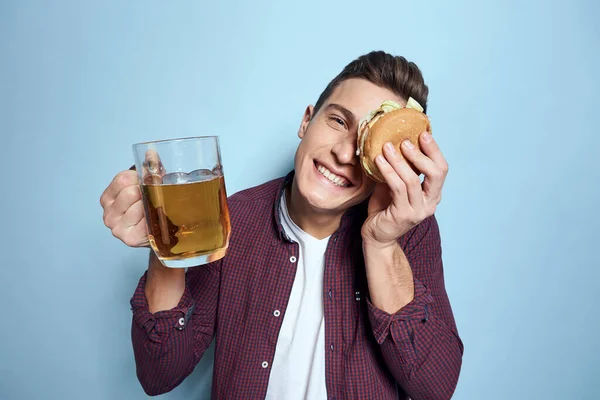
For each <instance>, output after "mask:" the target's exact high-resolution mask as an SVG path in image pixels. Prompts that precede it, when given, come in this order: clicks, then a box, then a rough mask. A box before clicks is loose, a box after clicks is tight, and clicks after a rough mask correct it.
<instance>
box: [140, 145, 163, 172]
mask: <svg viewBox="0 0 600 400" xmlns="http://www.w3.org/2000/svg"><path fill="white" fill-rule="evenodd" d="M142 166H143V169H144V171H143V172H144V174H143V175H142V176H146V174H151V175H158V176H160V177H163V176H164V175H165V167H164V166H163V163H162V160H161V159H160V156H159V155H158V153H157V152H156V150H154V149H149V150H148V151H146V159H145V160H144V164H143V165H142Z"/></svg>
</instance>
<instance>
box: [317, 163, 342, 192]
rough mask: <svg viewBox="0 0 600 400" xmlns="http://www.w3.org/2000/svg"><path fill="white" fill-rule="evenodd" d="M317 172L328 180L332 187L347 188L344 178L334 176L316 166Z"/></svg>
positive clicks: (323, 168) (321, 167) (320, 166)
mask: <svg viewBox="0 0 600 400" xmlns="http://www.w3.org/2000/svg"><path fill="white" fill-rule="evenodd" d="M317 170H318V171H319V172H320V173H321V175H323V176H324V177H326V178H327V179H329V180H330V181H331V182H332V183H333V184H334V185H336V186H341V187H346V186H348V182H346V180H345V179H344V178H342V177H341V176H337V175H336V174H334V173H333V172H331V171H330V170H328V169H327V168H325V167H324V166H322V165H320V164H318V165H317Z"/></svg>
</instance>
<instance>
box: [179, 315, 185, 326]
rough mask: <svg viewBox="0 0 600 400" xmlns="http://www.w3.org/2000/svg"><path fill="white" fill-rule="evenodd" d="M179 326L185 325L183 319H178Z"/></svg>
mask: <svg viewBox="0 0 600 400" xmlns="http://www.w3.org/2000/svg"><path fill="white" fill-rule="evenodd" d="M179 325H181V326H183V325H185V319H184V318H183V317H181V318H179Z"/></svg>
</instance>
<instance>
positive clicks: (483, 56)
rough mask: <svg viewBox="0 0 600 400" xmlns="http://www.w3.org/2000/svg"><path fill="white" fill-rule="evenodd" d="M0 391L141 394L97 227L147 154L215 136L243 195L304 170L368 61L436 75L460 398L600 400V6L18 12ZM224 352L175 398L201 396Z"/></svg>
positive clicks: (184, 4)
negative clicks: (332, 97) (333, 98)
mask: <svg viewBox="0 0 600 400" xmlns="http://www.w3.org/2000/svg"><path fill="white" fill-rule="evenodd" d="M0 4H1V5H0V134H1V139H2V140H1V142H0V143H1V145H0V162H1V163H2V164H1V171H2V176H3V181H2V192H1V196H0V202H1V204H0V205H1V208H0V210H1V212H2V217H1V218H2V220H1V221H2V225H3V226H2V228H1V232H2V233H1V235H2V237H1V240H0V251H1V254H2V262H1V266H0V304H1V305H2V312H1V314H0V320H1V321H2V322H0V324H1V327H0V398H2V399H3V400H13V399H19V400H20V399H88V400H95V399H143V398H146V396H145V394H144V393H143V391H142V389H141V387H140V386H139V384H138V382H137V380H136V377H135V371H134V361H133V353H132V349H131V344H130V336H129V335H130V322H131V314H130V310H129V304H128V301H129V298H130V296H131V294H132V292H133V289H134V287H135V285H136V283H137V280H138V278H139V276H140V275H141V274H142V273H143V271H144V269H145V266H146V257H147V251H146V250H139V249H130V248H127V247H126V246H125V245H123V244H122V243H121V242H119V241H118V240H116V239H114V238H113V237H112V236H111V233H110V231H109V230H108V229H107V228H105V227H104V225H103V223H102V210H101V208H100V205H99V197H100V194H101V193H102V191H103V189H104V188H105V187H106V185H107V184H108V183H109V182H110V180H111V178H112V177H113V176H114V175H115V174H116V173H117V172H118V171H120V170H122V169H126V168H128V167H129V166H130V165H131V164H132V162H133V157H132V152H131V144H132V143H134V142H138V141H145V140H153V139H164V138H170V137H181V136H192V135H209V134H210V135H212V134H216V135H220V137H221V149H222V152H223V160H224V165H225V173H226V181H227V187H228V191H229V193H230V194H232V193H234V192H236V191H239V190H241V189H244V188H247V187H250V186H253V185H256V184H259V183H262V182H264V181H265V180H267V179H270V178H273V177H276V176H280V175H282V174H283V173H285V172H287V171H288V169H289V168H291V165H292V156H293V153H294V150H295V147H296V145H297V143H298V139H297V137H296V131H297V127H298V125H299V124H300V119H301V117H302V113H303V111H304V108H305V106H306V105H307V104H310V103H314V102H315V101H316V98H317V96H318V95H319V93H320V92H321V90H322V89H323V88H324V87H325V85H326V84H327V82H328V81H329V80H330V79H331V78H333V77H334V76H335V75H336V74H337V73H338V72H339V71H340V70H341V69H342V68H343V67H344V65H345V64H346V63H348V62H349V61H351V60H352V59H353V58H355V57H356V56H358V55H360V54H362V53H365V52H368V51H369V50H372V49H384V50H387V51H389V52H392V53H395V54H400V55H404V56H406V57H407V58H409V59H410V60H413V61H415V62H417V63H418V65H419V66H420V67H421V68H422V70H423V72H424V75H425V79H426V81H427V83H428V85H429V86H430V89H431V91H430V93H431V95H430V109H429V114H430V115H431V119H432V124H433V127H434V135H435V136H436V138H437V140H438V141H439V143H440V144H441V146H442V149H443V151H444V153H445V155H446V157H447V159H448V161H449V163H450V175H449V177H448V180H447V183H446V186H445V191H444V200H443V202H442V204H441V205H440V208H439V210H438V212H437V215H438V218H439V220H440V224H441V229H442V235H443V247H444V258H445V268H446V281H447V288H448V292H449V295H450V298H451V301H452V305H453V307H454V310H455V315H456V319H457V323H458V327H459V332H460V334H461V336H462V339H463V340H464V343H465V346H466V350H465V355H464V363H463V370H462V374H461V377H460V382H459V384H458V388H457V391H456V395H455V398H456V399H487V400H493V399H507V398H510V399H566V398H569V399H598V398H600V385H598V376H600V366H599V365H600V363H599V361H598V356H599V355H600V334H599V329H600V313H599V312H598V291H599V284H598V282H599V281H600V268H599V267H600V261H599V260H598V251H597V249H598V246H599V244H598V238H599V235H598V227H599V226H600V213H599V211H598V205H599V204H600V192H599V184H600V168H599V167H598V160H599V157H598V151H599V149H600V139H599V137H600V135H599V131H598V127H597V116H598V112H599V110H600V100H599V95H598V93H599V92H600V83H599V79H598V76H597V72H598V71H600V48H599V47H600V24H599V23H598V20H599V18H600V2H597V1H591V0H590V1H572V2H566V1H528V2H522V1H515V0H504V1H493V2H487V1H486V2H483V1H452V2H448V1H428V2H423V1H412V2H407V1H397V2H385V3H381V2H379V3H373V4H370V3H368V2H367V1H362V2H352V1H348V0H345V1H330V2H320V1H316V0H311V1H308V0H306V1H295V2H275V1H272V2H267V1H248V2H245V1H241V0H240V1H229V2H216V1H215V2H199V1H195V2H192V1H189V2H188V1H170V2H165V1H149V0H144V1H138V0H128V1H98V2H92V1H81V0H77V1H52V2H50V1H37V2H34V1H26V0H19V1H12V2H8V1H2V2H0ZM211 364H212V352H209V353H208V354H207V355H206V357H205V358H204V359H203V361H202V362H201V363H200V365H199V366H198V367H197V368H196V370H195V372H194V373H193V375H192V376H191V377H190V378H189V379H187V380H186V381H185V382H184V383H183V384H182V385H181V386H180V387H178V388H177V389H175V390H174V391H173V392H171V393H170V394H168V395H165V396H164V397H163V398H165V399H206V398H208V397H209V392H210V383H211V368H212V367H211Z"/></svg>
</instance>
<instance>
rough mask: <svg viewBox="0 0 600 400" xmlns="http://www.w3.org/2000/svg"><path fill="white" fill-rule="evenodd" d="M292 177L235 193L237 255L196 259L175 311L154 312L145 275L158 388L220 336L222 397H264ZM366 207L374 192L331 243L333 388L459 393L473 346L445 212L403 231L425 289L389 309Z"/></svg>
mask: <svg viewBox="0 0 600 400" xmlns="http://www.w3.org/2000/svg"><path fill="white" fill-rule="evenodd" d="M291 179H293V174H290V175H288V177H286V178H284V179H278V180H274V181H271V182H268V183H265V184H263V185H261V186H258V187H255V188H252V189H248V190H245V191H242V192H239V193H237V194H235V195H233V196H231V197H230V198H229V207H230V212H231V224H232V235H231V241H230V244H229V249H228V253H227V256H225V257H224V258H223V259H222V260H219V261H217V262H214V263H212V264H208V265H205V266H200V267H194V268H190V269H189V270H188V272H187V274H186V289H185V292H184V294H183V296H182V298H181V300H180V302H179V304H178V306H177V307H175V308H174V309H172V310H168V311H161V312H158V313H156V314H151V313H150V312H149V311H148V303H147V301H146V296H145V294H144V285H145V279H146V276H145V274H144V276H142V278H141V280H140V282H139V285H138V287H137V289H136V291H135V294H134V295H133V298H132V299H131V305H132V309H133V323H132V340H133V348H134V353H135V359H136V365H137V375H138V378H139V380H140V382H141V384H142V386H143V388H144V390H145V391H146V392H147V393H148V394H151V395H153V394H160V393H164V392H168V391H170V390H172V389H173V388H174V387H176V386H177V385H179V384H180V383H181V382H182V381H183V380H184V378H185V377H186V376H188V375H189V374H190V373H191V372H192V370H193V369H194V367H195V366H196V364H197V363H198V361H199V360H200V358H201V357H202V354H203V353H204V351H205V350H206V349H207V348H208V346H209V345H210V343H211V342H212V340H213V338H215V361H214V373H213V385H212V397H213V398H215V399H263V398H264V397H265V394H266V392H267V385H268V382H269V373H270V369H271V363H272V362H273V357H274V354H275V346H276V345H277V336H278V334H279V329H280V328H281V323H282V321H283V318H284V316H285V310H286V306H287V302H288V299H289V296H290V292H291V289H292V284H293V282H294V276H295V273H296V260H297V259H298V252H299V249H298V244H296V243H294V242H291V241H290V240H289V239H288V238H287V235H286V234H285V232H284V230H283V228H282V226H281V223H280V219H279V215H280V214H279V206H280V199H281V195H282V193H283V190H284V188H285V186H286V185H287V184H288V183H289V182H290V181H291ZM365 216H366V202H365V203H363V204H361V205H359V206H356V207H354V208H352V209H350V210H348V211H347V212H346V214H345V215H344V217H343V218H342V221H341V224H340V227H339V229H338V230H337V231H336V232H335V233H334V234H333V235H332V236H331V238H330V240H329V244H328V247H327V251H326V253H325V271H324V277H323V311H324V317H325V343H326V356H325V365H326V374H325V375H326V376H325V379H326V385H327V394H328V398H329V399H339V400H341V399H378V400H380V399H381V400H383V399H398V398H400V399H406V398H407V396H410V398H411V399H413V400H420V399H427V400H432V399H449V398H450V397H451V396H452V393H453V391H454V389H455V387H456V383H457V381H458V375H459V372H460V368H461V363H462V353H463V345H462V342H461V340H460V338H459V336H458V333H457V330H456V326H455V323H454V318H453V315H452V310H451V308H450V303H449V301H448V297H447V295H446V290H445V288H444V278H443V270H442V257H441V245H440V236H439V231H438V225H437V222H436V220H435V218H434V217H431V218H428V219H426V220H425V221H423V222H422V223H421V224H420V225H418V226H417V227H415V228H414V229H412V230H411V231H410V232H408V233H407V234H406V235H404V236H403V237H402V238H401V239H400V244H401V246H402V248H403V249H404V252H405V254H406V256H407V258H408V260H409V262H410V265H411V268H412V270H413V275H414V284H415V296H414V300H413V301H412V302H411V303H410V304H408V305H406V306H405V307H404V308H403V309H401V310H400V311H398V312H397V313H395V314H392V315H390V314H388V313H386V312H384V311H382V310H380V309H378V308H376V307H375V306H373V304H371V302H370V301H369V295H368V289H367V288H368V286H367V280H366V274H365V265H364V258H363V255H362V244H361V235H360V228H361V225H362V223H363V221H364V219H365ZM276 311H279V312H276ZM299 334H302V332H299Z"/></svg>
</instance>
